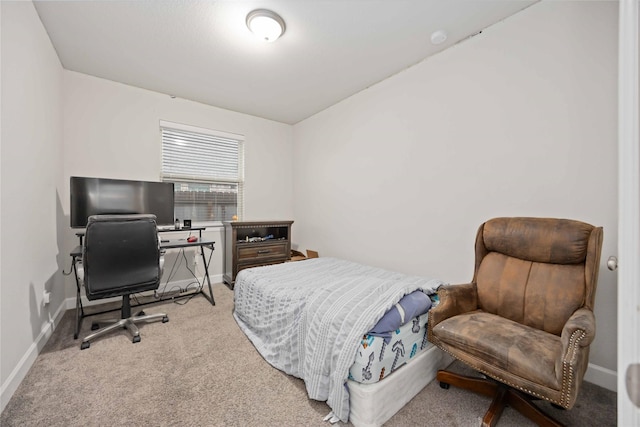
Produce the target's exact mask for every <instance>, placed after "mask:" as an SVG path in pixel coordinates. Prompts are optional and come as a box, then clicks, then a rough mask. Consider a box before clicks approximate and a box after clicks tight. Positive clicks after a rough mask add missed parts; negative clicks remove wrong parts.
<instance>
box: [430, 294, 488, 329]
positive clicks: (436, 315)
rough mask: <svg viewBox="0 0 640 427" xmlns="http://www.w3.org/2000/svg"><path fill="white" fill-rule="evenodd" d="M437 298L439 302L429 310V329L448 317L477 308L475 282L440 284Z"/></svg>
mask: <svg viewBox="0 0 640 427" xmlns="http://www.w3.org/2000/svg"><path fill="white" fill-rule="evenodd" d="M438 298H439V299H440V304H438V305H437V306H436V307H434V308H432V309H431V310H429V329H431V328H433V327H435V326H436V325H437V324H438V323H440V322H442V321H443V320H446V319H448V318H450V317H453V316H456V315H458V314H462V313H467V312H469V311H473V310H477V309H478V291H477V289H476V284H475V283H467V284H464V285H445V286H442V287H441V288H440V289H439V290H438Z"/></svg>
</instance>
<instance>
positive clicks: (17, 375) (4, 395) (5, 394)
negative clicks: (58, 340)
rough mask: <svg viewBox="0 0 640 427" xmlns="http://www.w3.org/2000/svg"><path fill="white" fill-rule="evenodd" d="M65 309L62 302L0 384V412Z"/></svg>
mask: <svg viewBox="0 0 640 427" xmlns="http://www.w3.org/2000/svg"><path fill="white" fill-rule="evenodd" d="M74 306H75V300H74ZM66 309H67V308H66V304H65V303H64V302H63V303H62V304H60V306H59V307H58V309H57V310H56V312H55V314H54V315H53V318H51V317H50V318H49V320H48V321H47V322H45V323H44V324H43V325H42V329H41V330H40V333H39V334H38V336H37V337H36V339H35V340H34V341H33V344H31V345H30V346H29V349H28V350H27V351H26V353H25V354H24V356H22V358H21V359H20V361H19V362H18V364H17V365H16V367H15V368H14V369H13V371H12V372H11V374H9V377H8V378H7V380H6V381H5V382H4V383H3V384H2V388H1V389H0V393H1V396H0V401H1V405H2V409H0V412H1V411H4V408H5V406H7V403H9V400H10V399H11V396H13V393H15V392H16V390H17V389H18V386H19V385H20V383H21V382H22V380H24V377H26V376H27V373H28V372H29V369H31V366H32V365H33V363H34V362H35V361H36V358H37V357H38V355H39V354H40V352H41V351H42V349H43V347H44V346H45V344H46V343H47V341H48V340H49V338H50V337H51V335H52V334H53V331H55V329H56V327H57V326H58V324H59V323H60V320H61V319H62V316H63V315H64V313H65V311H66Z"/></svg>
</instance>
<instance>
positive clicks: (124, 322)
mask: <svg viewBox="0 0 640 427" xmlns="http://www.w3.org/2000/svg"><path fill="white" fill-rule="evenodd" d="M152 320H162V323H167V322H168V321H169V317H168V316H167V315H166V314H164V313H157V314H146V315H142V316H132V317H127V318H126V319H120V320H118V321H114V322H113V323H112V324H110V325H109V326H105V327H104V328H102V329H98V330H97V331H96V332H94V333H92V334H90V335H87V336H86V337H84V339H83V340H82V344H81V345H80V349H81V350H84V349H86V348H89V346H90V345H91V343H90V341H91V340H93V339H96V338H98V337H101V336H103V335H105V334H108V333H109V332H111V331H114V330H116V329H120V328H125V329H127V330H128V331H129V332H130V333H131V335H132V336H133V339H132V342H133V343H137V342H140V330H139V329H138V327H137V326H136V323H138V322H149V321H152ZM91 329H94V328H93V327H92V328H91Z"/></svg>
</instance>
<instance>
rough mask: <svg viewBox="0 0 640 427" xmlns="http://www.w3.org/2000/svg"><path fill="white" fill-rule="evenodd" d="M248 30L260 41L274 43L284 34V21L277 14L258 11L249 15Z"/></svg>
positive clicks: (268, 11)
mask: <svg viewBox="0 0 640 427" xmlns="http://www.w3.org/2000/svg"><path fill="white" fill-rule="evenodd" d="M247 28H249V29H250V30H251V32H252V33H253V34H255V35H256V36H257V37H258V38H259V39H260V40H262V41H265V42H273V41H275V40H277V39H278V37H280V36H281V35H282V34H284V30H285V28H286V27H285V25H284V20H283V19H282V18H281V17H280V15H278V14H277V13H275V12H272V11H270V10H266V9H256V10H254V11H252V12H249V14H248V15H247Z"/></svg>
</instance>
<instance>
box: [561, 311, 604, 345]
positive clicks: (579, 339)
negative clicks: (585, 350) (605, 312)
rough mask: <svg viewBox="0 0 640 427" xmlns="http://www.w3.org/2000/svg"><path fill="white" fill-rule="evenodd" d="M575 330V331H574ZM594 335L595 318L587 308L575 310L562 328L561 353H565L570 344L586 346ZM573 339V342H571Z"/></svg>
mask: <svg viewBox="0 0 640 427" xmlns="http://www.w3.org/2000/svg"><path fill="white" fill-rule="evenodd" d="M576 332H577V333H576ZM595 335H596V318H595V316H594V315H593V312H592V311H591V310H589V309H588V308H581V309H578V310H576V312H575V313H573V314H572V315H571V317H570V318H569V320H567V323H566V324H565V325H564V328H562V335H561V336H560V339H561V341H562V354H563V355H566V354H567V351H569V347H570V346H571V345H577V346H580V347H588V346H589V345H590V344H591V342H593V339H594V338H595ZM573 341H575V343H574V342H573Z"/></svg>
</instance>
